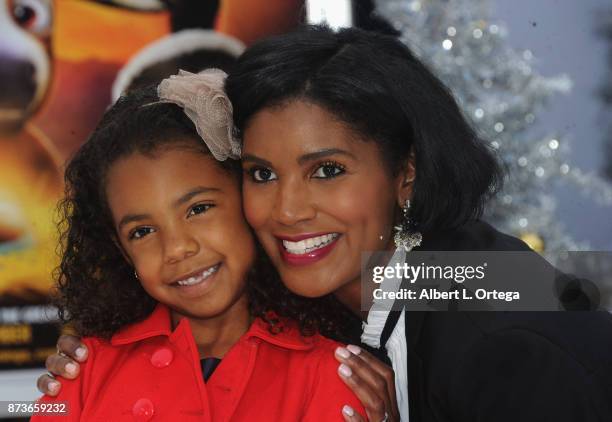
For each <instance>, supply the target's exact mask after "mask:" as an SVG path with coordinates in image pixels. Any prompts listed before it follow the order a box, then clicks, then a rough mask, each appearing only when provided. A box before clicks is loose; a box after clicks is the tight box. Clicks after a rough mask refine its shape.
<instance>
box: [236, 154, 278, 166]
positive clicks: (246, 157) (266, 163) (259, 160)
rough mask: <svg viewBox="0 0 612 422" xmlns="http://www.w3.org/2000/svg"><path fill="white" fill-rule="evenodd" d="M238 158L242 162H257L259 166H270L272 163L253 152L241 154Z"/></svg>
mask: <svg viewBox="0 0 612 422" xmlns="http://www.w3.org/2000/svg"><path fill="white" fill-rule="evenodd" d="M240 160H241V161H242V162H243V163H248V162H251V163H255V164H259V165H260V166H265V167H272V163H271V162H269V161H268V160H264V159H263V158H259V157H258V156H256V155H253V154H243V155H242V157H240Z"/></svg>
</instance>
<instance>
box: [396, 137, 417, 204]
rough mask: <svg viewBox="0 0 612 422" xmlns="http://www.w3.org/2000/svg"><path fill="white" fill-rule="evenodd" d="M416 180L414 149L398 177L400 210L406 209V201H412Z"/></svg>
mask: <svg viewBox="0 0 612 422" xmlns="http://www.w3.org/2000/svg"><path fill="white" fill-rule="evenodd" d="M415 179H416V159H415V154H414V148H412V149H411V150H410V156H409V157H408V159H407V160H406V161H405V162H404V164H403V165H402V168H401V170H400V172H399V174H398V175H397V178H396V183H397V204H398V205H399V207H400V208H403V207H404V204H405V203H406V200H408V199H410V200H412V194H413V190H414V181H415Z"/></svg>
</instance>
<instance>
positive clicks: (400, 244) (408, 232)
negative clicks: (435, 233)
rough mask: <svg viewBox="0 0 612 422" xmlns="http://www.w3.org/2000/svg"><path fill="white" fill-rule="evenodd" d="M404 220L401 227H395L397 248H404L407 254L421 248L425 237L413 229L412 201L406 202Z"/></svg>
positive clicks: (407, 200) (403, 209)
mask: <svg viewBox="0 0 612 422" xmlns="http://www.w3.org/2000/svg"><path fill="white" fill-rule="evenodd" d="M402 213H403V218H402V223H401V225H399V226H395V236H394V237H393V240H394V241H395V246H396V247H397V248H398V249H399V248H403V249H404V250H405V251H406V252H409V251H411V250H412V249H413V248H415V247H417V246H419V245H420V244H421V241H422V240H423V236H422V235H421V233H419V232H413V231H412V229H411V226H412V221H411V220H410V200H409V199H406V202H405V204H404V206H403V208H402Z"/></svg>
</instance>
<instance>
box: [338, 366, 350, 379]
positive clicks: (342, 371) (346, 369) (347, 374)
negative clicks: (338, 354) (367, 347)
mask: <svg viewBox="0 0 612 422" xmlns="http://www.w3.org/2000/svg"><path fill="white" fill-rule="evenodd" d="M338 371H340V374H342V375H344V376H345V377H347V378H348V377H350V376H351V375H352V374H353V371H351V368H349V367H348V366H346V365H345V364H341V365H340V367H339V368H338Z"/></svg>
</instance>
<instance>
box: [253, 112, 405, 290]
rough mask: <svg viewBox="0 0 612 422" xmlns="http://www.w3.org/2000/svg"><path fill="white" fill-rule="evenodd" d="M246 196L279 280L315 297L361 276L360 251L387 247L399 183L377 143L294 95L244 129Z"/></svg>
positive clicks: (291, 288) (292, 288)
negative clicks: (361, 137)
mask: <svg viewBox="0 0 612 422" xmlns="http://www.w3.org/2000/svg"><path fill="white" fill-rule="evenodd" d="M242 161H243V164H242V165H243V169H244V171H245V173H246V175H245V177H244V181H243V201H244V209H245V216H246V218H247V220H248V222H249V224H250V225H251V226H252V227H253V229H254V230H255V233H256V234H257V237H258V238H259V239H260V241H261V243H262V245H263V247H264V248H265V250H266V252H267V254H268V255H269V256H270V257H271V259H272V262H273V263H274V265H275V267H276V268H277V269H278V271H279V273H280V275H281V277H282V279H283V282H284V283H285V284H286V286H287V287H288V288H289V289H290V290H292V291H293V292H295V293H297V294H300V295H302V296H308V297H318V296H322V295H325V294H328V293H332V292H335V291H338V290H339V289H341V288H342V287H343V286H346V285H347V284H349V283H351V282H354V281H357V280H359V277H360V268H361V254H362V252H365V251H376V250H386V249H389V248H391V247H392V245H393V240H392V229H393V222H394V218H395V214H396V210H397V204H398V194H399V193H400V190H399V189H400V188H399V186H401V183H399V179H398V178H394V177H393V176H391V173H390V171H389V170H388V169H387V168H385V165H384V163H383V160H382V156H381V154H380V152H379V150H378V147H377V145H376V143H375V142H373V141H371V142H364V141H363V140H360V139H357V137H356V135H355V133H354V132H353V131H351V130H350V129H349V128H348V127H347V126H346V125H345V124H343V123H341V122H340V121H338V119H335V118H334V116H333V115H332V114H330V113H329V112H327V111H326V110H324V109H323V108H321V107H319V106H316V105H313V104H310V103H307V102H303V101H297V100H296V101H293V102H290V103H288V104H286V105H283V106H281V107H273V108H268V109H264V110H262V111H260V112H259V113H257V114H256V115H255V116H254V117H253V119H252V120H251V122H250V123H249V125H248V127H247V128H246V130H245V133H244V146H243V160H242Z"/></svg>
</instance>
